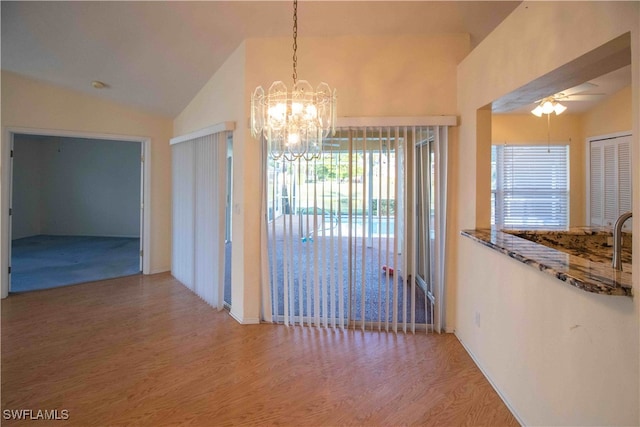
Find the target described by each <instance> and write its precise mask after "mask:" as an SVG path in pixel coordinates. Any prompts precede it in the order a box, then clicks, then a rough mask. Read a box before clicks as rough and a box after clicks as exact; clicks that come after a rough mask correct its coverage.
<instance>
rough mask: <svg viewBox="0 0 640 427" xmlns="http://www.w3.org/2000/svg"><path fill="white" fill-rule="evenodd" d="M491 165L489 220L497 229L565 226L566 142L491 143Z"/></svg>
mask: <svg viewBox="0 0 640 427" xmlns="http://www.w3.org/2000/svg"><path fill="white" fill-rule="evenodd" d="M492 166H493V169H494V170H493V171H492V175H493V179H492V204H493V206H492V223H494V224H495V225H496V226H498V227H500V228H521V229H541V228H544V229H565V228H567V227H568V223H569V221H568V217H569V146H568V145H560V146H559V145H554V146H542V145H513V146H509V145H504V146H501V145H498V146H493V147H492Z"/></svg>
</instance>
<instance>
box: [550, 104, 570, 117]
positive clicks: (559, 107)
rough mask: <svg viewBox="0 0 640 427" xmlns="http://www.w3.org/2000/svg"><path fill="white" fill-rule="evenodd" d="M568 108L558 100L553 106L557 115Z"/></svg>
mask: <svg viewBox="0 0 640 427" xmlns="http://www.w3.org/2000/svg"><path fill="white" fill-rule="evenodd" d="M566 109H567V107H565V106H564V105H562V104H560V103H559V102H556V103H555V105H554V107H553V111H555V112H556V116H557V115H560V114H562V113H564V110H566Z"/></svg>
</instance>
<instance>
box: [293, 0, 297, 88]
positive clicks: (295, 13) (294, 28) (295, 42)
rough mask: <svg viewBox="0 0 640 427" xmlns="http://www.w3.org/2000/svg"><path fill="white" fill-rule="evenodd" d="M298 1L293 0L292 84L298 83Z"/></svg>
mask: <svg viewBox="0 0 640 427" xmlns="http://www.w3.org/2000/svg"><path fill="white" fill-rule="evenodd" d="M297 51H298V0H293V84H294V85H295V84H296V82H297V81H298V55H297Z"/></svg>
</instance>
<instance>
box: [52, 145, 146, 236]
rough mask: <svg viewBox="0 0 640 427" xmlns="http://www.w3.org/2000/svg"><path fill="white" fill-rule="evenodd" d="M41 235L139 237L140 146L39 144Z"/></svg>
mask: <svg viewBox="0 0 640 427" xmlns="http://www.w3.org/2000/svg"><path fill="white" fill-rule="evenodd" d="M42 178H43V181H42V213H41V220H42V233H43V234H51V235H66V236H74V235H75V236H112V237H115V236H120V237H139V236H140V143H139V142H125V141H106V140H86V139H72V138H60V140H59V141H56V140H49V141H45V142H44V143H43V144H42Z"/></svg>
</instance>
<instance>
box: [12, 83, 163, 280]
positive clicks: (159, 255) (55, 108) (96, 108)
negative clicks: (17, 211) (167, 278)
mask: <svg viewBox="0 0 640 427" xmlns="http://www.w3.org/2000/svg"><path fill="white" fill-rule="evenodd" d="M171 126H172V122H171V120H170V119H169V118H166V117H162V116H156V115H151V114H147V113H144V112H141V111H139V110H135V109H132V108H129V107H124V106H121V105H119V104H115V103H113V102H109V101H104V100H101V99H98V98H96V97H93V96H89V95H86V94H82V93H79V92H74V91H71V90H67V89H64V88H61V87H57V86H52V85H50V84H45V83H43V82H40V81H36V80H32V79H28V78H25V77H22V76H19V75H17V74H14V73H10V72H6V71H2V127H3V129H5V128H6V127H23V128H35V129H46V130H61V131H73V132H83V133H93V134H113V135H127V136H140V137H148V138H151V153H150V162H151V206H150V208H151V224H150V230H151V232H150V238H151V254H150V271H151V272H152V273H153V272H160V271H167V270H168V269H169V265H170V249H171V238H170V227H171V221H170V218H171V180H170V177H171V173H170V171H171V158H170V151H169V138H170V137H171ZM4 137H5V133H4V132H3V134H2V138H4ZM4 148H5V145H4V144H3V145H2V149H4ZM3 185H4V182H3ZM2 209H5V207H4V206H3V207H2Z"/></svg>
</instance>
